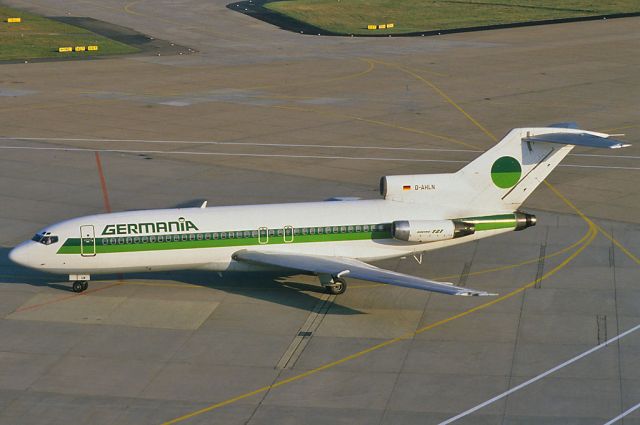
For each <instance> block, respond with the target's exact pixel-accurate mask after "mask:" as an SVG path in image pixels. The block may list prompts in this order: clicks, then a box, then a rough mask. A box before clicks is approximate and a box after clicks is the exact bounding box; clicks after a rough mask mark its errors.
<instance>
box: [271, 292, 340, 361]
mask: <svg viewBox="0 0 640 425" xmlns="http://www.w3.org/2000/svg"><path fill="white" fill-rule="evenodd" d="M335 299H336V296H335V295H329V294H323V295H322V296H321V297H320V298H319V299H318V302H317V303H316V305H315V307H314V308H313V311H311V312H310V313H309V316H307V320H306V321H305V322H304V324H303V325H302V327H300V329H299V330H298V331H297V333H296V335H295V336H294V338H293V340H292V341H291V343H290V344H289V347H288V348H287V349H286V350H285V352H284V354H283V355H282V357H281V358H280V361H278V364H277V365H276V369H291V368H292V367H293V366H294V365H295V363H296V362H297V361H298V359H299V358H300V355H301V354H302V352H303V351H304V349H305V348H306V346H307V344H308V343H309V340H310V337H311V336H313V333H314V332H315V331H316V330H317V329H318V327H319V326H320V324H321V323H322V319H324V317H325V315H326V314H327V312H328V311H329V309H330V308H331V306H332V305H333V302H334V301H335Z"/></svg>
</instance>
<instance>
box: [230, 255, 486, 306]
mask: <svg viewBox="0 0 640 425" xmlns="http://www.w3.org/2000/svg"><path fill="white" fill-rule="evenodd" d="M233 259H234V260H236V261H246V262H249V263H254V264H260V265H266V266H276V267H281V268H286V269H292V270H301V271H305V272H309V273H315V274H330V275H332V276H339V277H344V276H348V277H353V278H356V279H361V280H368V281H371V282H378V283H386V284H389V285H395V286H402V287H405V288H413V289H420V290H423V291H431V292H438V293H441V294H447V295H463V296H478V295H480V296H485V295H495V294H490V293H488V292H485V291H477V290H474V289H469V288H462V287H459V286H454V285H453V284H452V283H448V282H437V281H435V280H429V279H423V278H421V277H417V276H411V275H407V274H403V273H398V272H394V271H391V270H385V269H381V268H379V267H375V266H372V265H370V264H367V263H364V262H362V261H358V260H354V259H351V258H345V257H327V256H322V255H303V254H289V253H280V252H269V251H251V250H246V249H244V250H241V251H238V252H236V253H234V254H233Z"/></svg>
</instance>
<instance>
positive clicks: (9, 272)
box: [0, 247, 364, 315]
mask: <svg viewBox="0 0 640 425" xmlns="http://www.w3.org/2000/svg"><path fill="white" fill-rule="evenodd" d="M10 250H11V248H7V247H0V285H2V284H28V285H32V286H41V287H44V286H47V287H50V288H53V289H57V290H60V291H66V292H71V284H70V283H69V282H68V281H67V280H66V278H65V276H64V275H55V274H50V273H43V272H39V271H36V270H31V269H27V268H24V267H22V266H19V265H17V264H14V263H12V262H11V261H10V260H9V257H8V254H9V251H10ZM297 275H299V273H288V274H287V273H274V272H260V273H259V272H246V273H239V272H228V273H224V274H222V276H219V275H218V274H217V273H216V272H208V271H199V270H193V271H191V270H186V271H173V272H151V273H127V274H125V275H124V279H125V281H132V282H134V283H135V281H141V280H144V281H149V280H157V281H159V282H162V281H165V282H166V281H171V282H182V283H185V284H190V285H197V286H202V287H205V288H211V289H217V290H221V291H225V292H227V293H230V294H235V295H242V296H246V297H251V298H255V299H259V300H262V301H268V302H271V303H275V304H280V305H284V306H287V307H294V308H297V309H301V310H306V311H313V310H314V309H315V308H316V306H317V304H318V297H317V296H313V295H311V294H309V293H310V292H312V293H324V288H322V286H320V284H319V283H318V284H317V285H310V284H308V283H304V282H300V281H296V279H295V276H297ZM291 277H294V278H293V279H291ZM119 279H120V276H119V275H113V274H112V275H100V276H95V277H94V276H92V282H96V281H98V282H100V281H117V280H119ZM90 285H91V284H90ZM90 287H91V286H90ZM339 300H340V298H339V297H337V298H336V300H335V301H334V304H333V305H332V306H331V308H330V309H329V311H328V312H327V314H333V315H351V314H364V313H363V312H361V311H359V310H354V309H352V308H349V307H346V306H341V305H340V304H339Z"/></svg>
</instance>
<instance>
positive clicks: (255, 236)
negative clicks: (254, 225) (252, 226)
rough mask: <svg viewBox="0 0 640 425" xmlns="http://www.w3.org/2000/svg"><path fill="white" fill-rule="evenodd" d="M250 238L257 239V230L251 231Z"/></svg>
mask: <svg viewBox="0 0 640 425" xmlns="http://www.w3.org/2000/svg"><path fill="white" fill-rule="evenodd" d="M251 236H252V237H254V238H257V237H258V231H257V230H252V231H251Z"/></svg>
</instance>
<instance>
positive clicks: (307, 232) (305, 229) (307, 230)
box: [302, 227, 309, 235]
mask: <svg viewBox="0 0 640 425" xmlns="http://www.w3.org/2000/svg"><path fill="white" fill-rule="evenodd" d="M302 234H303V235H307V234H309V228H307V227H305V228H304V229H302Z"/></svg>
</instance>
